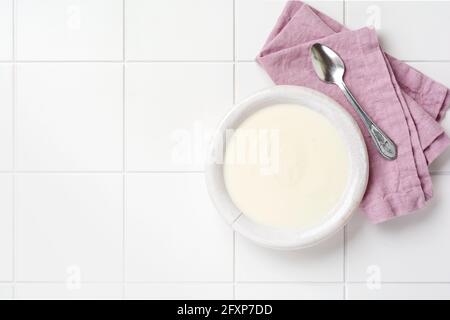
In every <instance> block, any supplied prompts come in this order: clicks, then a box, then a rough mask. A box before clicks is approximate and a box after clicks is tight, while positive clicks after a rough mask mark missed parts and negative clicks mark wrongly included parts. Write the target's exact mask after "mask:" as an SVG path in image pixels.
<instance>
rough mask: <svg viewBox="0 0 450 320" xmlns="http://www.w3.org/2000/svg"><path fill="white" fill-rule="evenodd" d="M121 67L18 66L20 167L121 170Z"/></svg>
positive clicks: (107, 65)
mask: <svg viewBox="0 0 450 320" xmlns="http://www.w3.org/2000/svg"><path fill="white" fill-rule="evenodd" d="M122 77H123V76H122V66H121V65H118V64H113V63H111V64H108V63H107V64H104V63H103V64H91V63H86V64H85V63H69V64H66V63H53V64H51V63H42V64H29V63H25V64H19V65H17V91H18V93H17V105H16V109H17V111H16V124H17V127H16V139H17V140H16V141H17V145H16V149H17V155H16V156H17V169H19V170H47V171H62V170H71V171H80V170H122V162H123V161H122V158H123V153H122V144H123V143H122V133H123V103H122Z"/></svg>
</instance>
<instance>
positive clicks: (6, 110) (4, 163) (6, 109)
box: [0, 64, 13, 170]
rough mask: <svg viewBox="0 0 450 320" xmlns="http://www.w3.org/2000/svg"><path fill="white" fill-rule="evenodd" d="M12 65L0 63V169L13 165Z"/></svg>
mask: <svg viewBox="0 0 450 320" xmlns="http://www.w3.org/2000/svg"><path fill="white" fill-rule="evenodd" d="M12 72H13V66H12V65H11V64H0V155H1V156H0V170H11V169H12V165H13V163H12V162H13V157H12V153H13V124H12V122H13V118H12V114H13V105H12V98H13V88H12V87H13V77H12Z"/></svg>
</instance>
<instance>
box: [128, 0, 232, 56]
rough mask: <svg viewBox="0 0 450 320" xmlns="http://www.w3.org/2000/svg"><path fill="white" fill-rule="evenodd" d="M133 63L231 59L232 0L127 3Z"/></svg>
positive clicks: (129, 53) (145, 0)
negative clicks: (141, 61) (140, 61)
mask: <svg viewBox="0 0 450 320" xmlns="http://www.w3.org/2000/svg"><path fill="white" fill-rule="evenodd" d="M125 12H126V32H127V41H126V55H127V59H130V60H142V59H144V60H232V59H233V1H230V0H214V1H210V0H171V1H148V0H128V1H126V11H125Z"/></svg>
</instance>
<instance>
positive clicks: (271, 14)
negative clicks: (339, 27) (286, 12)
mask: <svg viewBox="0 0 450 320" xmlns="http://www.w3.org/2000/svg"><path fill="white" fill-rule="evenodd" d="M306 2H307V3H309V4H310V5H311V6H313V7H314V8H317V9H318V10H320V11H322V12H324V13H325V14H327V15H329V16H330V17H332V18H334V19H336V20H337V21H340V22H342V21H343V18H342V17H343V2H342V1H338V0H336V1H317V0H316V1H314V0H313V1H306ZM285 5H286V1H284V0H238V1H236V55H237V59H238V60H254V59H255V58H256V56H257V55H258V53H259V51H260V50H261V49H262V47H263V45H264V43H265V42H266V39H267V37H268V36H269V34H270V32H271V31H272V29H273V27H274V26H275V23H276V22H277V19H278V17H279V16H280V14H281V12H282V10H283V8H284V6H285Z"/></svg>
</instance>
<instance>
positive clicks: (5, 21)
mask: <svg viewBox="0 0 450 320" xmlns="http://www.w3.org/2000/svg"><path fill="white" fill-rule="evenodd" d="M12 30H13V0H0V60H11V59H12V51H13V50H12V47H13V45H12V43H13V36H12Z"/></svg>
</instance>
